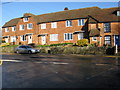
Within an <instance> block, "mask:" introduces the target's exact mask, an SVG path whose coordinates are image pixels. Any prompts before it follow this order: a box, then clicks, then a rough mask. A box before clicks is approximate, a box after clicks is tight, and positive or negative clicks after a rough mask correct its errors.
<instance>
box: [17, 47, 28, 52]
mask: <svg viewBox="0 0 120 90" xmlns="http://www.w3.org/2000/svg"><path fill="white" fill-rule="evenodd" d="M18 51H19V52H20V53H27V48H26V47H25V46H20V47H19V48H18Z"/></svg>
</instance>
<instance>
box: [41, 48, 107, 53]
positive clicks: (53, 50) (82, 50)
mask: <svg viewBox="0 0 120 90" xmlns="http://www.w3.org/2000/svg"><path fill="white" fill-rule="evenodd" d="M40 49H41V53H50V54H82V55H86V54H92V55H104V54H106V50H107V48H106V47H47V48H45V47H42V48H40Z"/></svg>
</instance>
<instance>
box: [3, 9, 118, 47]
mask: <svg viewBox="0 0 120 90" xmlns="http://www.w3.org/2000/svg"><path fill="white" fill-rule="evenodd" d="M119 18H120V9H119V8H118V7H114V8H105V9H101V8H99V7H89V8H81V9H74V10H68V8H65V9H64V11H60V12H54V13H48V14H42V15H34V14H31V13H25V14H24V15H23V17H19V18H15V19H12V20H10V21H8V22H7V23H5V24H4V25H3V27H2V37H3V39H4V40H5V41H6V42H8V43H14V44H30V43H35V44H36V45H45V44H46V45H50V44H57V43H76V42H77V41H78V40H80V39H84V38H86V39H88V40H89V42H90V43H91V44H92V43H99V46H103V45H105V44H108V45H112V46H114V45H116V44H117V45H119V46H120V26H119V24H120V19H119Z"/></svg>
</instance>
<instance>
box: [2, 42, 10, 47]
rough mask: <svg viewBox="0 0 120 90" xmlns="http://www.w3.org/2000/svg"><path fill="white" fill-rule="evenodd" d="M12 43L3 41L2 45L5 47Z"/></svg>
mask: <svg viewBox="0 0 120 90" xmlns="http://www.w3.org/2000/svg"><path fill="white" fill-rule="evenodd" d="M9 45H10V43H2V44H1V45H0V47H5V46H9Z"/></svg>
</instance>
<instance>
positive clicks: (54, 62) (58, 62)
mask: <svg viewBox="0 0 120 90" xmlns="http://www.w3.org/2000/svg"><path fill="white" fill-rule="evenodd" d="M53 64H69V63H62V62H53Z"/></svg>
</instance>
